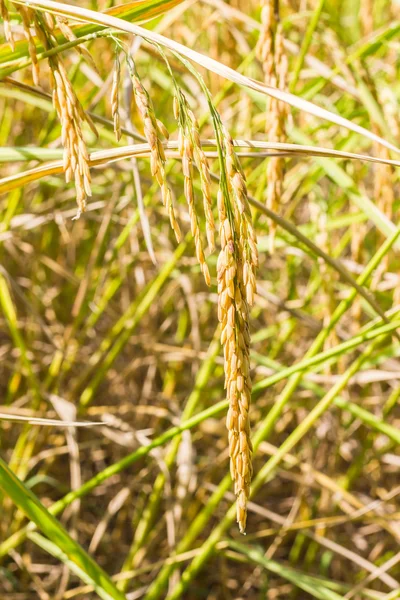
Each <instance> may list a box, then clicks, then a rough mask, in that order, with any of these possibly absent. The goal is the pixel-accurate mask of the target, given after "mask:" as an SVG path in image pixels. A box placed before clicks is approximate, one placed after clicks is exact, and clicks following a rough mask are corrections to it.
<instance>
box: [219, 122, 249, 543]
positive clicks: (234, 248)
mask: <svg viewBox="0 0 400 600" xmlns="http://www.w3.org/2000/svg"><path fill="white" fill-rule="evenodd" d="M224 158H225V168H226V176H227V177H226V181H225V185H224V183H223V185H222V186H221V188H220V190H219V192H218V213H219V220H220V226H219V227H220V239H221V252H220V255H219V257H218V264H217V278H218V319H219V321H220V322H221V327H222V333H221V343H222V345H223V348H224V359H225V388H226V390H227V398H228V400H229V409H228V415H227V419H226V424H227V429H228V436H229V456H230V468H231V475H232V479H233V480H234V482H235V494H236V497H237V521H238V524H239V528H240V531H241V532H242V533H244V531H245V528H246V506H247V500H248V498H249V494H250V482H251V476H252V464H251V453H252V445H251V440H250V421H249V407H250V398H251V378H250V363H249V350H250V333H249V307H250V306H251V305H252V304H253V301H254V293H255V289H256V277H255V270H256V268H257V264H258V254H257V240H256V235H255V232H254V229H253V226H252V221H251V212H250V206H249V203H248V199H247V189H246V184H245V178H244V174H243V172H242V170H241V167H240V163H239V161H238V158H237V156H236V154H235V152H234V148H233V143H232V139H231V137H230V135H229V133H228V132H226V131H224Z"/></svg>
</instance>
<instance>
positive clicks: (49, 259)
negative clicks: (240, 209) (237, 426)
mask: <svg viewBox="0 0 400 600" xmlns="http://www.w3.org/2000/svg"><path fill="white" fill-rule="evenodd" d="M114 4H115V3H114V2H113V1H112V0H111V1H100V0H99V1H96V0H85V1H84V2H80V3H79V6H80V7H87V8H89V9H92V10H94V11H98V12H99V13H100V12H102V11H106V10H110V9H111V10H112V9H113V8H114ZM134 4H135V3H132V2H126V3H125V5H126V6H128V5H129V8H132V5H134ZM261 4H262V3H260V1H259V0H230V1H228V0H226V1H224V0H201V1H197V2H196V1H195V0H184V1H182V2H179V1H175V2H166V1H164V2H161V1H160V2H141V3H138V4H137V6H139V5H140V6H141V7H143V10H144V13H143V14H142V15H140V18H139V20H137V19H138V15H137V14H136V13H135V11H134V10H133V16H132V15H131V14H125V13H124V10H123V9H124V5H121V6H122V10H121V12H119V13H118V12H117V13H115V14H118V15H120V16H121V17H122V18H126V19H127V20H128V21H132V22H134V21H136V22H139V23H141V21H142V20H143V16H144V17H147V16H148V17H149V20H147V19H144V20H145V21H146V22H145V23H144V24H143V26H144V27H145V28H147V29H148V30H149V31H154V32H158V33H161V34H163V35H165V36H166V37H167V38H169V39H172V40H175V41H177V42H179V43H181V44H183V45H184V46H186V47H187V48H192V49H196V50H197V51H198V52H201V53H202V54H204V55H206V56H208V57H210V58H213V59H215V60H217V61H219V62H220V63H222V64H224V65H226V66H229V67H231V68H232V69H234V70H235V71H237V72H238V73H242V74H243V75H245V76H247V77H249V78H253V79H256V80H258V81H264V80H265V65H263V63H262V61H261V60H260V55H259V52H257V51H256V47H257V42H258V40H259V37H260V30H262V24H261V23H262V15H261V8H262V6H261ZM264 4H265V3H264ZM278 4H279V18H280V27H281V28H282V33H283V38H284V47H285V55H286V56H287V60H288V73H287V79H286V88H287V89H288V90H290V92H292V93H293V94H295V95H296V96H297V97H298V98H302V99H305V100H308V101H310V102H312V103H313V104H314V105H316V106H319V107H322V108H324V109H327V110H328V111H330V112H331V113H332V114H333V115H337V116H341V117H344V118H345V119H347V120H348V121H350V122H352V123H354V124H356V125H359V126H361V127H364V128H365V129H366V130H367V131H369V132H371V133H373V134H375V135H376V136H380V137H381V138H383V139H384V140H386V141H387V142H389V143H390V144H391V145H392V146H396V147H397V146H399V145H400V118H399V103H400V83H399V82H400V77H399V71H400V63H399V51H400V5H399V3H398V2H395V0H392V1H390V0H360V1H357V0H352V1H351V2H345V1H344V0H343V1H341V0H325V1H324V0H279V2H278ZM126 6H125V8H126ZM7 7H8V10H9V16H10V22H11V26H12V28H13V31H14V36H15V39H16V40H17V45H16V50H15V51H14V52H12V51H11V50H10V48H9V45H8V44H7V43H6V41H5V39H3V37H2V44H3V45H1V46H0V79H1V80H0V146H1V148H0V176H1V178H2V179H1V180H0V192H1V196H0V309H1V310H0V397H1V406H0V413H1V417H0V452H1V457H2V463H1V464H0V469H1V471H0V504H1V510H0V598H4V599H6V598H7V600H8V599H9V600H23V599H27V600H30V599H32V598H40V599H41V600H47V599H50V598H51V599H53V598H54V599H57V600H61V599H65V600H67V599H72V598H76V599H83V598H97V597H101V598H107V599H109V598H116V599H117V600H118V599H122V598H127V599H131V600H133V599H136V598H146V599H150V598H151V599H155V598H166V597H168V598H187V599H192V598H207V599H212V598H215V599H227V600H228V599H233V598H235V599H237V598H248V599H255V598H267V599H268V600H274V599H293V600H294V599H304V600H306V599H308V598H319V599H323V600H337V599H338V598H353V599H366V598H368V599H371V600H389V599H392V600H394V599H396V598H400V566H399V564H400V553H399V540H400V524H399V515H400V512H399V511H400V505H399V493H400V480H399V475H398V473H399V464H400V455H399V443H400V410H399V407H398V397H399V395H400V388H399V378H400V362H399V359H398V357H399V354H400V346H399V340H398V338H397V337H396V336H397V335H398V334H397V333H396V330H397V329H398V327H399V325H400V318H399V310H400V305H399V302H400V260H399V249H400V229H399V226H398V214H399V197H398V193H399V181H398V179H399V178H398V169H397V168H396V167H395V166H394V165H390V164H383V163H378V164H371V163H368V162H366V160H364V159H362V158H361V159H358V160H346V159H344V158H342V157H339V158H332V157H324V156H312V155H310V154H312V153H310V152H309V151H306V150H305V149H304V146H315V147H319V148H323V149H327V150H332V149H333V150H338V151H341V152H353V153H358V154H364V155H370V156H376V157H378V158H379V159H380V160H387V159H394V160H399V155H398V154H396V152H395V151H394V150H393V151H392V150H389V149H387V148H385V147H384V146H383V145H381V144H379V143H378V142H377V141H371V139H370V138H368V137H367V136H366V135H362V134H360V133H356V132H354V131H351V130H350V129H349V128H346V127H341V126H339V125H338V124H336V123H335V122H329V121H328V120H324V119H321V118H319V117H318V116H316V115H315V114H314V115H313V114H310V113H306V112H304V111H302V110H298V109H296V108H291V109H289V110H288V112H287V113H285V119H284V129H285V135H286V140H287V142H289V143H291V144H298V145H301V151H299V152H298V153H297V154H296V155H294V153H292V154H290V152H288V153H287V154H286V156H287V158H285V159H282V162H283V165H284V169H283V170H284V179H283V189H282V194H281V196H280V198H279V203H278V204H277V205H276V206H274V207H273V213H274V214H277V215H278V216H280V217H281V219H283V221H281V222H278V223H275V226H272V225H271V224H272V222H273V221H271V219H270V218H269V217H268V216H267V215H266V214H265V213H264V212H263V211H262V207H258V208H257V206H255V205H256V202H253V222H254V227H255V230H256V232H257V235H258V247H259V262H260V264H259V268H258V279H257V295H256V298H255V302H254V306H253V307H252V309H251V313H250V331H251V335H252V344H251V372H252V379H253V382H254V388H253V398H252V406H251V410H250V418H251V426H252V430H253V432H254V435H255V440H256V447H257V448H256V451H255V453H254V456H253V460H254V486H253V492H254V493H253V496H252V498H251V502H250V504H249V514H248V524H247V535H246V537H243V536H241V535H240V533H239V531H238V528H237V525H236V524H235V512H234V508H232V503H233V501H234V495H233V487H232V482H231V479H230V476H229V474H228V470H229V454H228V444H227V434H226V430H225V424H224V422H225V415H226V402H225V391H224V367H223V352H222V350H221V346H220V343H219V333H220V332H219V325H218V317H217V287H216V263H217V252H215V253H213V254H211V255H210V256H208V257H207V262H208V265H209V269H210V274H211V286H210V287H207V286H206V284H205V282H204V278H203V276H202V274H201V271H200V267H199V265H198V263H197V260H196V253H195V246H194V242H193V238H192V236H191V235H190V219H189V215H188V211H187V207H186V200H185V197H184V178H183V173H182V168H181V163H180V159H179V156H177V155H176V152H175V155H172V154H171V155H168V156H167V158H168V160H167V163H166V172H167V178H168V182H169V185H170V188H171V190H172V194H173V197H174V201H175V208H176V212H177V216H178V219H179V222H180V226H181V229H182V233H183V241H181V242H180V243H178V242H177V241H176V239H175V236H174V233H173V232H172V230H171V228H170V224H169V219H168V215H167V213H166V210H165V208H164V207H163V205H162V202H161V196H160V191H159V186H158V184H157V183H156V182H155V180H154V179H153V178H152V175H151V171H150V163H149V158H148V156H144V157H138V158H137V161H136V160H135V158H133V157H132V156H131V157H130V158H127V159H126V160H118V161H116V162H105V161H103V163H101V164H100V165H99V166H97V167H94V168H92V170H91V177H92V198H91V199H89V201H88V205H87V210H86V212H85V213H84V214H83V215H82V216H81V217H80V218H79V219H77V220H73V217H74V216H75V215H76V212H77V208H76V192H75V188H74V185H73V184H66V183H65V180H64V178H63V177H62V175H60V174H57V173H55V172H54V173H53V172H51V169H50V171H48V172H47V171H46V173H45V176H43V177H40V178H38V179H35V180H32V181H31V180H30V179H29V176H28V175H26V172H27V171H28V170H29V169H32V168H36V167H37V166H39V165H40V164H41V163H42V162H43V163H44V164H45V165H48V164H49V162H48V161H57V160H60V159H61V158H62V144H61V137H60V136H61V127H60V122H59V119H58V117H57V113H56V112H55V110H54V108H53V105H52V102H51V96H49V94H51V87H50V83H49V77H48V75H49V73H48V71H49V67H48V63H47V61H46V60H44V59H43V60H40V61H39V63H40V71H41V74H40V82H39V85H36V84H35V83H34V82H33V79H32V69H31V66H30V58H29V54H28V51H27V44H26V42H25V41H23V40H24V32H23V30H22V25H21V20H20V18H19V14H18V13H17V9H16V7H17V5H13V4H12V3H8V4H7ZM133 8H135V7H133ZM275 8H276V7H275ZM146 11H147V12H146ZM3 16H4V15H3ZM150 17H152V18H151V19H150ZM69 22H70V25H71V26H74V23H75V21H74V20H73V19H72V18H71V19H70V21H69ZM2 34H3V27H0V35H1V36H2ZM117 38H118V39H119V40H120V41H121V43H122V44H123V45H124V46H125V47H127V48H129V49H130V52H131V53H132V56H134V58H135V63H136V68H137V71H138V74H139V76H140V79H141V81H142V84H143V86H144V87H145V89H146V90H147V92H148V94H149V96H150V98H151V100H152V102H153V105H154V109H155V113H156V116H157V118H158V119H160V120H161V121H162V122H163V123H164V125H165V126H166V128H167V129H168V131H169V133H170V136H171V137H170V140H172V141H173V140H176V139H177V123H176V120H175V118H174V111H173V95H174V82H173V80H172V78H171V74H170V72H169V71H168V68H167V66H166V63H165V61H164V58H163V57H162V55H160V53H159V52H158V50H157V48H156V47H155V46H154V45H152V44H149V43H148V42H146V40H143V39H140V38H134V37H133V36H130V35H128V34H124V33H118V32H117V31H114V32H113V35H112V36H111V37H110V36H106V35H96V34H94V35H93V39H90V40H88V41H86V42H85V47H86V48H87V49H88V50H89V52H90V54H91V56H92V58H93V60H94V64H91V62H90V61H89V60H87V58H85V56H82V55H81V54H79V53H78V52H76V50H75V49H73V48H71V49H69V50H66V51H64V52H63V54H62V57H63V62H64V65H65V66H66V69H67V72H68V77H69V79H70V81H71V83H72V85H73V88H74V90H75V93H76V95H77V97H78V98H79V100H80V102H81V104H82V106H83V107H84V108H85V110H86V111H89V112H90V114H91V115H92V116H93V115H94V116H95V117H96V118H97V117H99V118H101V120H99V119H97V120H96V126H97V129H98V133H99V136H98V138H96V137H95V135H94V134H93V133H92V132H91V131H90V129H89V128H88V127H86V126H85V128H84V135H85V139H86V141H87V145H88V149H89V152H95V151H100V150H106V151H108V150H110V149H114V148H118V147H121V148H123V147H124V146H128V145H129V144H132V143H134V140H133V139H132V136H131V137H130V136H129V131H126V128H128V129H130V131H131V133H132V131H133V132H134V135H136V138H137V139H139V140H140V137H139V138H138V136H141V135H142V134H143V126H142V122H141V119H140V118H139V114H138V111H137V109H136V107H135V104H134V103H133V102H132V101H131V97H130V90H129V85H130V84H129V78H128V77H127V74H126V72H127V69H126V66H125V64H124V63H122V65H121V81H120V102H121V115H122V117H121V118H122V126H123V127H124V128H125V132H123V135H122V138H121V140H120V142H117V141H116V139H115V136H114V133H113V124H112V117H111V113H112V103H111V97H110V93H111V88H112V80H113V70H114V66H115V52H116V39H117ZM18 40H21V42H18ZM18 44H20V45H18ZM38 44H39V43H38ZM21 48H22V50H21ZM166 52H167V55H168V61H169V63H170V66H171V69H172V71H173V73H174V76H175V79H176V81H177V82H178V85H179V86H180V87H181V88H182V89H183V90H184V93H185V96H186V98H187V101H188V104H189V106H190V108H191V110H192V111H193V113H194V115H195V116H196V118H197V120H198V122H199V126H200V133H201V138H202V139H213V138H215V134H214V131H213V126H212V119H211V118H210V111H209V106H208V104H207V98H206V97H205V95H204V93H203V91H202V89H201V87H200V84H199V80H198V79H197V78H196V77H195V76H194V75H193V73H192V72H191V71H190V70H188V69H187V68H186V67H185V66H184V65H183V64H182V62H180V61H179V60H178V59H177V58H176V56H174V55H173V54H172V53H168V51H166ZM21 67H24V68H21ZM196 68H198V70H199V72H200V73H201V75H202V76H203V77H204V81H205V83H206V85H207V87H208V89H209V91H210V94H211V97H212V99H213V102H214V105H215V106H216V107H217V109H218V111H219V114H220V115H221V119H222V121H223V123H224V125H225V126H226V128H227V130H228V131H229V132H230V134H231V136H232V137H233V138H234V139H237V140H252V141H264V142H268V141H272V142H275V141H277V139H273V138H272V137H271V135H270V134H268V132H266V115H268V101H267V97H266V96H265V95H262V94H260V93H258V92H256V91H255V90H252V89H249V88H245V87H240V86H238V85H236V84H234V83H233V82H231V81H229V80H228V79H226V78H224V77H222V76H219V75H217V74H215V73H214V72H212V70H210V69H207V68H201V67H196ZM123 115H125V116H123ZM124 119H125V120H124ZM130 120H131V122H129V121H130ZM136 141H137V140H136ZM278 141H284V140H281V139H279V140H278ZM238 153H239V156H240V161H241V165H242V167H243V170H244V173H245V174H246V178H247V187H248V192H249V195H251V196H252V198H253V199H254V201H258V202H260V203H261V204H262V205H265V203H266V199H267V189H268V177H269V175H268V173H269V172H268V164H269V162H270V161H271V158H270V157H268V156H266V155H265V154H266V153H265V152H264V154H263V153H262V152H258V153H257V151H256V150H255V149H254V150H253V149H251V151H250V150H249V148H247V149H246V148H245V149H243V147H242V149H240V150H238ZM208 156H209V165H210V169H211V172H212V173H213V174H215V175H217V176H219V175H220V166H219V163H218V157H217V153H216V151H215V148H210V147H209V148H208ZM21 174H22V175H21ZM13 178H14V179H13ZM10 181H11V182H12V181H14V184H10ZM194 186H195V193H196V195H197V196H198V198H197V199H196V202H199V205H200V204H201V198H200V196H201V189H200V180H199V178H198V176H196V177H195V179H194ZM216 195H217V183H215V182H214V181H213V183H212V198H213V207H214V212H215V217H216V218H217V208H216ZM138 196H141V197H142V200H143V207H144V208H143V209H141V210H142V215H140V210H139V207H138V206H139V205H138ZM139 200H140V198H139ZM139 204H140V203H139ZM254 206H255V207H254ZM143 210H144V213H145V216H144V215H143ZM282 224H283V226H282ZM200 228H201V230H202V232H204V230H205V224H204V222H201V223H200ZM302 236H303V237H302ZM149 238H150V239H149ZM273 240H274V241H273ZM307 242H312V243H313V244H314V246H313V245H310V244H308V245H307ZM218 245H219V242H218V241H217V246H218ZM326 257H328V259H329V257H331V259H333V260H331V261H330V262H328V261H327V259H326ZM356 280H357V283H358V284H360V285H362V286H363V287H362V290H364V294H363V295H362V296H361V295H360V293H359V288H358V289H357V287H355V286H354V283H355V281H356ZM304 361H308V362H306V363H305V362H304ZM297 365H300V366H299V367H297ZM311 411H313V412H311ZM310 415H311V416H310ZM35 419H52V420H64V421H68V422H73V423H75V422H78V421H79V422H84V423H87V422H90V423H91V424H93V423H96V425H92V426H85V427H78V426H77V425H76V426H74V425H72V426H62V425H61V426H60V425H59V424H57V423H56V424H51V423H46V422H40V421H36V422H35ZM182 424H183V427H181V425H182ZM7 465H8V467H7ZM13 474H14V475H13ZM48 509H50V512H49V510H48ZM52 514H54V515H57V520H56V519H55V518H54V517H52ZM29 521H33V522H34V523H35V524H36V525H35V526H33V525H32V524H31V525H28V523H29Z"/></svg>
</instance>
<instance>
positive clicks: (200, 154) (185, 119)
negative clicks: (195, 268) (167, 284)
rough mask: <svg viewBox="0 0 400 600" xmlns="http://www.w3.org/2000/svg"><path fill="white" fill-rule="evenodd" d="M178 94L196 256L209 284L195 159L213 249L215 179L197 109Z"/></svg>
mask: <svg viewBox="0 0 400 600" xmlns="http://www.w3.org/2000/svg"><path fill="white" fill-rule="evenodd" d="M178 94H179V99H178V96H175V97H174V113H175V118H176V119H177V120H178V124H179V153H180V155H181V157H182V170H183V177H184V191H185V197H186V200H187V203H188V207H189V216H190V225H191V231H192V235H193V237H194V240H195V246H196V256H197V260H198V262H199V264H200V268H201V270H202V273H203V275H204V279H205V281H206V283H207V285H210V283H211V279H210V272H209V269H208V265H207V263H206V260H205V256H204V249H203V243H202V240H201V232H200V227H199V219H198V215H197V212H196V206H195V199H194V190H193V162H194V163H195V164H196V166H197V168H198V170H199V173H200V180H201V189H202V192H203V207H204V213H205V221H206V234H207V240H208V246H209V250H210V252H212V251H213V250H214V229H215V225H214V217H213V214H212V200H211V180H210V174H209V170H208V163H207V159H206V156H205V154H204V151H203V149H202V147H201V142H200V136H199V127H198V123H197V120H196V118H195V116H194V114H193V112H192V111H191V110H190V109H189V107H188V105H187V101H186V98H185V96H184V95H183V93H182V92H181V91H180V90H178Z"/></svg>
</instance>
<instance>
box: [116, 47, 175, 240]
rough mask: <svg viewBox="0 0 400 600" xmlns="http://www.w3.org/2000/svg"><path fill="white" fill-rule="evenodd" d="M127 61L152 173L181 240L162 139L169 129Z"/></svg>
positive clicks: (130, 61) (133, 65)
mask: <svg viewBox="0 0 400 600" xmlns="http://www.w3.org/2000/svg"><path fill="white" fill-rule="evenodd" d="M127 63H128V68H129V73H130V76H131V80H132V85H133V92H134V96H135V101H136V106H137V109H138V111H139V114H140V116H141V119H142V121H143V128H144V135H145V137H146V139H147V141H148V143H149V146H150V166H151V174H152V175H153V177H155V179H156V180H157V183H158V185H159V186H160V189H161V197H162V201H163V204H164V206H165V207H166V209H167V212H168V216H169V220H170V223H171V227H172V229H173V231H174V233H175V237H176V239H177V240H178V241H180V240H181V237H182V234H181V230H180V227H179V224H178V221H177V219H176V215H175V209H174V205H173V201H172V192H171V189H170V187H169V185H168V182H167V177H166V173H165V152H164V148H163V145H162V142H161V139H160V138H161V136H163V137H165V138H167V139H168V131H167V129H166V127H165V126H164V124H163V123H161V121H159V120H158V119H157V118H156V116H155V112H154V108H153V103H152V101H151V99H150V96H149V94H148V93H147V91H146V89H145V88H144V86H143V84H142V82H141V80H140V77H139V74H138V72H137V70H136V66H135V63H134V62H133V60H132V59H131V58H130V57H128V59H127Z"/></svg>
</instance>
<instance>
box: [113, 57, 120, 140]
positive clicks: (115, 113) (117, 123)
mask: <svg viewBox="0 0 400 600" xmlns="http://www.w3.org/2000/svg"><path fill="white" fill-rule="evenodd" d="M120 80H121V64H120V62H119V57H118V54H117V53H116V55H115V64H114V72H113V83H112V88H111V114H112V118H113V121H114V133H115V137H116V138H117V141H118V142H119V140H120V139H121V120H120V115H119V93H118V92H119V85H120Z"/></svg>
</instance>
